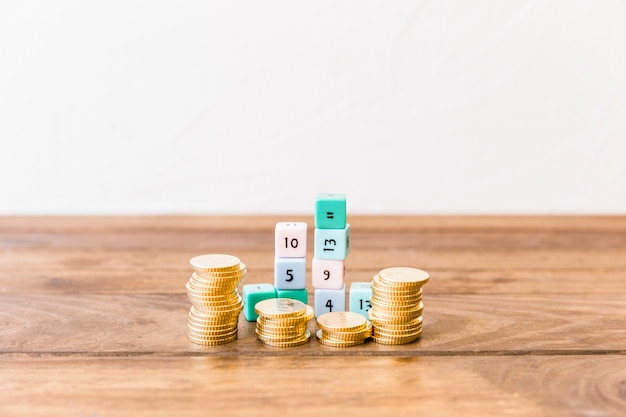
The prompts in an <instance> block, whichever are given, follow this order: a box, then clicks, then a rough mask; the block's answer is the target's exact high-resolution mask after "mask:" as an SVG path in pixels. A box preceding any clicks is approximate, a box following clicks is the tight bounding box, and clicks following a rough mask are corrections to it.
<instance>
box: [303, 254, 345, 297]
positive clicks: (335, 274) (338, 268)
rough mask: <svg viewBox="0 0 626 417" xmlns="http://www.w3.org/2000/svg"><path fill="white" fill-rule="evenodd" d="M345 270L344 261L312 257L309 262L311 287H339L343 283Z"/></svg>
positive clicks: (331, 288) (330, 288)
mask: <svg viewBox="0 0 626 417" xmlns="http://www.w3.org/2000/svg"><path fill="white" fill-rule="evenodd" d="M345 272H346V268H345V265H344V261H340V260H335V259H317V258H313V261H312V263H311V277H312V278H311V279H312V284H313V288H326V289H329V290H338V289H341V288H342V287H343V284H344V276H345Z"/></svg>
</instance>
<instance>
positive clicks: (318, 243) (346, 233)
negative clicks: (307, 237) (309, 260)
mask: <svg viewBox="0 0 626 417" xmlns="http://www.w3.org/2000/svg"><path fill="white" fill-rule="evenodd" d="M313 246H314V251H313V256H314V257H315V258H317V259H335V260H344V259H346V256H348V253H350V224H349V223H348V224H346V227H344V228H343V229H318V228H317V227H316V228H315V231H314V237H313Z"/></svg>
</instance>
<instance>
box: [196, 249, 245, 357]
mask: <svg viewBox="0 0 626 417" xmlns="http://www.w3.org/2000/svg"><path fill="white" fill-rule="evenodd" d="M189 263H190V264H191V267H192V268H193V269H194V273H193V275H192V276H191V278H190V279H189V281H188V282H187V284H186V288H187V295H188V296H189V300H190V301H191V304H192V307H191V309H190V311H189V320H188V322H187V326H188V328H189V333H188V337H189V340H190V341H191V342H193V343H196V344H198V345H203V346H215V345H221V344H224V343H229V342H232V341H234V340H236V339H237V323H238V321H239V313H240V312H241V310H242V308H243V301H242V299H241V296H240V295H239V293H238V291H237V287H238V286H239V283H240V282H241V280H242V279H243V278H244V276H245V275H246V266H245V265H244V264H243V263H242V262H241V261H240V260H239V258H237V257H235V256H231V255H223V254H210V255H200V256H196V257H194V258H191V260H190V261H189Z"/></svg>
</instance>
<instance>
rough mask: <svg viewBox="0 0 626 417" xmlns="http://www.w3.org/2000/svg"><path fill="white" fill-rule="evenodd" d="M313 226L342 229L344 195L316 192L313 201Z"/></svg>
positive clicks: (344, 212)
mask: <svg viewBox="0 0 626 417" xmlns="http://www.w3.org/2000/svg"><path fill="white" fill-rule="evenodd" d="M315 227H317V228H318V229H343V228H345V227H346V195H345V194H318V195H317V199H316V201H315Z"/></svg>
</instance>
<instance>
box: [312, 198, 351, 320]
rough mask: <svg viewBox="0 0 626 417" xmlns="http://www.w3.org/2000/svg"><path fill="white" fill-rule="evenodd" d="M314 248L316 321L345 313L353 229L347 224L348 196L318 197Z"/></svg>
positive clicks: (313, 274)
mask: <svg viewBox="0 0 626 417" xmlns="http://www.w3.org/2000/svg"><path fill="white" fill-rule="evenodd" d="M314 246H315V247H314V255H313V261H312V264H311V280H312V284H313V288H314V289H315V317H318V316H320V315H322V314H325V313H332V312H336V311H346V285H345V283H344V276H345V264H344V262H345V259H346V257H347V256H348V253H349V252H350V225H349V224H347V223H346V196H345V194H318V195H317V199H316V202H315V235H314Z"/></svg>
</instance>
